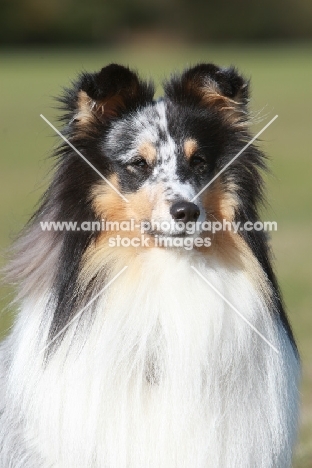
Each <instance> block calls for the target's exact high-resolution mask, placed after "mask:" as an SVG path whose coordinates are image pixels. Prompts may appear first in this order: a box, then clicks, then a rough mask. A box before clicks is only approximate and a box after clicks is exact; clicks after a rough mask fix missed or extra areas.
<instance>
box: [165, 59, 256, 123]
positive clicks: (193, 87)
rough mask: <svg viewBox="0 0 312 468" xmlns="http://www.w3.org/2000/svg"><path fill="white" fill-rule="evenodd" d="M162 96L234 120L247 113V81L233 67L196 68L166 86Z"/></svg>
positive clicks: (204, 65)
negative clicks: (218, 111)
mask: <svg viewBox="0 0 312 468" xmlns="http://www.w3.org/2000/svg"><path fill="white" fill-rule="evenodd" d="M165 92H166V95H167V96H168V97H169V99H171V100H172V101H174V102H180V103H183V102H184V103H188V104H191V105H199V106H203V107H210V108H215V109H217V110H220V111H222V112H224V113H227V115H232V116H233V117H235V115H236V116H237V117H238V116H239V114H245V113H246V112H247V103H248V81H246V80H245V79H244V78H243V77H242V76H241V75H239V74H238V73H237V71H236V69H235V68H233V67H230V68H220V67H217V66H216V65H213V64H199V65H196V66H195V67H193V68H189V69H188V70H186V71H185V72H184V73H183V74H182V75H181V76H180V77H178V76H175V77H173V78H172V80H171V81H169V82H167V83H166V84H165Z"/></svg>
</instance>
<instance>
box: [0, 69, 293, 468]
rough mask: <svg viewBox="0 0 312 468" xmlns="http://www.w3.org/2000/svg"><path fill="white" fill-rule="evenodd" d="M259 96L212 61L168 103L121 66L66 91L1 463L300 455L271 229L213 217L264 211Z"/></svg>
mask: <svg viewBox="0 0 312 468" xmlns="http://www.w3.org/2000/svg"><path fill="white" fill-rule="evenodd" d="M248 102H249V82H248V81H247V80H246V79H245V78H244V77H243V76H241V75H240V74H239V72H238V71H237V70H236V69H235V68H234V67H230V68H221V67H218V66H216V65H213V64H205V63H201V64H198V65H196V66H193V67H190V68H188V69H186V70H185V71H184V72H183V73H181V74H178V73H176V74H173V75H172V76H171V78H170V79H168V80H167V81H166V82H165V83H164V96H163V97H162V98H159V99H157V100H154V87H153V84H152V83H151V82H150V81H144V80H142V79H140V78H139V77H138V75H137V73H136V72H134V71H132V70H130V69H129V68H127V67H125V66H121V65H116V64H110V65H108V66H106V67H104V68H102V69H101V71H100V72H98V73H83V74H81V75H80V76H79V78H78V79H77V81H76V82H74V83H73V85H72V87H71V88H69V89H66V90H65V91H64V94H63V95H62V97H61V98H60V103H61V104H60V106H61V108H62V117H61V120H62V122H63V130H62V135H63V137H64V139H66V141H64V142H63V143H62V144H61V145H60V146H59V147H58V149H57V150H56V158H57V159H56V168H55V173H54V176H53V179H52V181H51V184H50V186H49V188H48V189H47V191H46V193H45V194H44V195H43V199H42V201H41V204H40V206H39V208H38V210H37V212H36V213H35V214H34V216H33V217H32V218H31V220H30V222H29V223H28V225H27V226H26V228H25V230H24V231H23V232H22V234H21V235H20V237H19V239H18V240H17V242H16V244H15V247H14V248H13V257H12V259H11V262H10V263H9V265H8V267H7V269H6V277H7V281H8V282H10V283H11V284H14V285H16V287H17V303H18V307H19V311H18V314H17V319H16V321H15V324H14V326H13V329H12V331H11V333H10V335H9V336H8V337H7V338H6V339H5V340H4V342H3V343H2V345H1V351H0V353H1V403H0V408H1V417H0V423H1V424H0V465H1V467H3V468H87V467H88V468H143V467H144V468H160V467H161V468H209V467H213V468H251V467H252V468H254V467H257V468H270V467H271V468H286V467H290V466H291V459H292V450H293V446H294V442H295V439H296V432H297V419H298V380H299V374H300V371H299V367H300V366H299V356H298V351H297V348H296V344H295V340H294V336H293V333H292V331H291V327H290V325H289V322H288V320H287V316H286V313H285V310H284V306H283V301H282V298H281V293H280V291H279V287H278V283H277V280H276V278H275V275H274V272H273V270H272V264H271V254H270V249H269V244H268V239H267V236H266V233H265V232H263V231H259V230H255V229H253V230H247V229H242V228H240V229H238V230H237V232H233V230H231V229H228V228H226V229H222V230H220V229H219V228H218V229H210V230H209V229H207V228H206V227H207V223H212V224H213V223H219V224H218V226H220V223H222V226H223V225H224V224H223V223H226V227H228V224H231V223H239V225H240V226H244V225H245V223H246V222H251V223H255V222H257V220H258V219H259V215H258V209H259V204H260V203H261V201H262V200H263V195H264V187H263V181H262V176H261V173H262V170H263V169H265V167H266V164H265V156H264V155H263V154H262V152H261V151H260V150H259V149H258V148H257V146H256V145H255V144H250V145H249V146H248V147H246V148H245V150H244V151H243V152H242V151H241V150H242V148H244V147H245V145H246V144H247V143H248V142H249V141H250V139H251V135H250V130H249V127H250V116H249V110H248ZM239 153H240V154H239ZM238 154H239V156H238V157H237V155H238ZM68 221H70V222H71V223H74V227H75V229H47V228H46V227H47V226H50V227H51V222H52V223H56V224H54V227H55V226H56V227H60V226H61V225H62V226H63V224H62V223H66V222H68ZM106 222H109V223H110V229H102V228H101V229H96V228H95V227H97V226H99V225H100V226H101V227H102V225H105V223H106ZM47 223H48V224H47ZM57 223H61V224H57ZM71 226H72V225H71ZM90 226H91V229H89V228H88V227H90ZM112 226H113V227H114V229H112ZM192 226H193V229H191V227H192ZM92 227H93V228H92Z"/></svg>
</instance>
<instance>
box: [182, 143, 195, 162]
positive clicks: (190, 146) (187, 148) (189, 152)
mask: <svg viewBox="0 0 312 468" xmlns="http://www.w3.org/2000/svg"><path fill="white" fill-rule="evenodd" d="M183 146H184V154H185V157H186V159H190V158H191V157H192V156H193V154H194V153H195V152H196V151H197V149H198V144H197V141H196V140H193V139H189V140H185V142H184V145H183Z"/></svg>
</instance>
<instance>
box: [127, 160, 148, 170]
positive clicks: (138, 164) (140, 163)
mask: <svg viewBox="0 0 312 468" xmlns="http://www.w3.org/2000/svg"><path fill="white" fill-rule="evenodd" d="M148 168H149V165H148V163H147V161H146V160H145V159H144V158H141V157H138V158H136V159H133V160H132V161H129V162H128V163H127V169H128V170H129V171H130V172H138V171H141V172H146V171H147V169H148Z"/></svg>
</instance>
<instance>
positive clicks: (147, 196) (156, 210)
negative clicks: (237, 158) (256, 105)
mask: <svg viewBox="0 0 312 468" xmlns="http://www.w3.org/2000/svg"><path fill="white" fill-rule="evenodd" d="M153 94H154V93H153V88H152V85H151V84H149V83H145V82H142V81H140V80H139V78H138V77H137V75H136V74H135V73H133V72H131V71H130V70H129V69H127V68H125V67H121V66H118V65H109V66H108V67H106V68H103V69H102V70H101V71H100V72H99V73H96V74H93V75H90V74H87V75H83V76H82V77H81V79H80V81H79V82H77V84H76V88H75V89H74V90H72V91H71V92H70V93H69V94H68V95H67V97H66V98H65V99H64V102H65V104H66V108H67V109H68V108H69V109H70V110H71V111H72V112H71V114H70V117H71V124H70V127H69V134H70V136H71V139H72V141H73V143H74V144H75V145H76V146H77V147H78V149H81V151H82V152H83V153H84V154H85V156H86V157H87V158H88V159H89V160H91V161H92V163H93V164H94V165H95V166H96V167H97V168H98V169H99V170H100V171H101V172H102V174H103V175H104V176H105V177H106V178H107V179H108V180H109V182H110V184H106V183H105V182H103V181H101V180H97V181H95V180H94V179H93V181H92V183H91V184H90V187H89V189H88V197H89V198H88V200H89V202H91V205H92V209H93V211H94V213H95V216H96V217H97V218H102V219H103V218H104V219H106V220H107V219H108V220H111V221H119V222H121V221H123V220H128V219H130V218H131V219H134V220H135V222H136V226H138V225H140V226H142V224H144V223H145V224H147V225H149V226H154V225H155V224H156V226H157V225H158V226H160V227H156V228H153V227H152V228H150V229H147V231H148V234H149V235H151V236H152V235H155V234H158V235H171V236H181V235H182V236H184V235H185V234H186V231H185V225H186V223H194V222H199V223H198V225H199V226H200V223H201V222H203V221H205V220H206V219H207V218H209V219H213V220H216V219H220V218H222V217H223V218H226V219H230V220H232V219H233V217H234V213H235V209H236V208H237V205H238V198H239V197H238V193H237V190H235V187H236V185H237V184H236V182H237V174H235V171H232V175H231V174H229V173H228V174H227V178H223V180H222V181H221V180H220V181H218V182H216V183H213V184H212V185H211V186H210V187H209V188H208V189H207V190H206V191H204V192H203V193H201V194H200V195H198V193H199V192H200V191H201V190H202V189H203V188H204V187H205V186H206V185H207V184H208V183H209V182H210V181H211V180H212V178H213V177H214V176H215V175H216V174H217V173H218V172H219V171H220V170H222V167H223V166H224V165H225V164H226V162H227V161H228V160H229V159H230V158H231V157H233V156H234V155H235V152H238V151H239V150H240V149H241V147H242V145H243V142H244V140H245V139H246V138H247V131H246V105H247V83H246V81H245V80H244V79H243V78H242V77H240V76H239V75H238V74H237V73H236V71H235V70H234V69H232V68H230V69H221V68H218V67H216V66H214V65H198V66H196V67H194V68H191V69H189V70H187V71H186V72H184V73H183V74H182V75H181V76H179V77H178V76H175V77H173V78H172V79H171V80H170V81H168V82H166V83H165V96H164V97H163V98H161V99H159V100H158V101H154V100H153ZM234 168H235V165H234ZM85 170H87V169H85ZM111 186H113V187H115V188H116V189H117V190H118V192H119V193H121V194H122V195H123V196H124V198H122V197H121V196H120V195H119V194H118V193H116V192H115V191H114V190H113V189H112V187H111ZM125 198H126V199H127V201H128V203H127V202H126V200H125ZM164 222H165V223H167V226H168V227H167V229H166V230H164V228H163V226H164V224H165V223H164ZM198 229H199V231H200V228H198ZM134 234H136V233H134ZM197 234H198V232H197Z"/></svg>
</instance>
